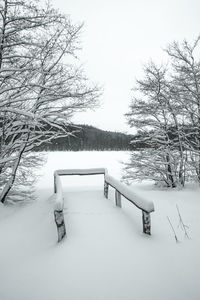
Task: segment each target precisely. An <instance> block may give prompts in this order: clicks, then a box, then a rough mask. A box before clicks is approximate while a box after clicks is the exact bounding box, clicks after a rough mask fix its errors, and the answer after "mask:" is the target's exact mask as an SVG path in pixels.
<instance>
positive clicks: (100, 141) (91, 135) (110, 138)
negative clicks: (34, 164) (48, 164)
mask: <svg viewBox="0 0 200 300" xmlns="http://www.w3.org/2000/svg"><path fill="white" fill-rule="evenodd" d="M78 127H79V128H78V129H76V132H75V133H74V135H72V136H68V137H60V138H57V139H54V140H52V141H51V142H49V143H44V144H42V145H41V146H40V147H39V148H37V149H36V151H83V150H101V151H102V150H133V147H132V146H131V144H130V142H131V140H132V139H133V135H129V134H125V133H120V132H112V131H104V130H101V129H98V128H95V127H93V126H89V125H79V126H78ZM74 129H75V127H72V128H71V129H70V131H73V130H74Z"/></svg>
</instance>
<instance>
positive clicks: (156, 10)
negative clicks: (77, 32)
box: [53, 0, 200, 132]
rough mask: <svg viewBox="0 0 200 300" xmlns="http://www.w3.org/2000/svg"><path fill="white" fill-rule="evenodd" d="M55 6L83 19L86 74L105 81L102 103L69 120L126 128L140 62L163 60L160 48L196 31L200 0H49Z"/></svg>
mask: <svg viewBox="0 0 200 300" xmlns="http://www.w3.org/2000/svg"><path fill="white" fill-rule="evenodd" d="M53 4H54V7H57V8H59V9H60V10H61V11H62V12H64V13H66V14H69V15H70V16H71V19H72V21H74V22H84V27H83V31H82V37H81V38H82V47H83V50H82V51H81V53H80V59H81V62H82V63H83V64H84V69H85V71H86V74H87V75H88V77H89V78H90V79H91V80H92V81H94V82H97V83H99V84H100V85H103V86H104V93H103V95H102V97H101V107H100V108H98V109H96V110H95V111H94V112H91V111H87V112H85V113H79V114H77V115H76V116H75V118H74V121H75V122H76V123H81V124H91V125H94V126H96V127H99V128H101V129H105V130H113V131H123V132H131V130H130V129H129V127H128V125H127V124H126V119H125V117H124V114H125V113H126V112H128V109H129V104H130V101H131V88H132V87H133V86H134V82H135V78H138V77H139V76H140V75H141V74H142V73H141V72H142V65H143V64H144V63H146V62H148V61H149V60H150V59H153V60H154V61H156V62H162V61H165V58H166V57H165V54H164V52H163V50H162V49H164V48H166V46H167V45H168V44H169V43H170V42H172V41H174V40H177V41H182V40H183V39H184V38H186V39H187V40H189V41H193V40H194V39H195V38H196V37H197V36H198V35H199V34H200V0H115V1H114V0H99V1H98V0H53Z"/></svg>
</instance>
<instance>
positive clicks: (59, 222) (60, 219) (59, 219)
mask: <svg viewBox="0 0 200 300" xmlns="http://www.w3.org/2000/svg"><path fill="white" fill-rule="evenodd" d="M54 217H55V222H56V226H57V231H58V242H60V241H61V240H62V239H63V238H64V236H65V235H66V229H65V221H64V216H63V211H62V210H54Z"/></svg>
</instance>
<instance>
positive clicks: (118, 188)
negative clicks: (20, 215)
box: [54, 168, 154, 242]
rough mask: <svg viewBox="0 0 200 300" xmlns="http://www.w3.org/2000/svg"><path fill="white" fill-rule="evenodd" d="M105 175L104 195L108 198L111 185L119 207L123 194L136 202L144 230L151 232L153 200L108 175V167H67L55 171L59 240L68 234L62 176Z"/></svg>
mask: <svg viewBox="0 0 200 300" xmlns="http://www.w3.org/2000/svg"><path fill="white" fill-rule="evenodd" d="M99 174H103V175H104V196H105V197H106V198H108V191H109V186H111V187H112V188H114V189H115V201H116V205H117V206H118V207H122V204H121V196H123V197H124V198H125V199H127V200H128V201H130V202H131V203H132V204H134V205H135V206H136V207H137V208H139V209H140V210H141V211H142V224H143V232H144V233H145V234H149V235H150V234H151V219H150V213H151V212H153V211H154V205H153V202H152V201H148V200H146V199H144V198H142V197H139V196H138V195H137V194H135V193H134V192H133V190H132V189H131V188H129V187H128V186H127V185H125V184H123V183H121V182H120V181H119V180H117V179H115V178H113V177H112V176H110V175H108V172H107V169H106V168H95V169H66V170H56V171H55V172H54V193H56V200H55V206H54V216H55V222H56V225H57V231H58V242H60V241H61V240H62V239H63V238H64V236H65V235H66V228H65V221H64V215H63V208H64V200H63V193H62V184H61V180H60V176H65V175H99Z"/></svg>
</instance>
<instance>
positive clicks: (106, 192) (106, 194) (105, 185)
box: [104, 181, 109, 199]
mask: <svg viewBox="0 0 200 300" xmlns="http://www.w3.org/2000/svg"><path fill="white" fill-rule="evenodd" d="M108 188H109V185H108V183H107V182H106V181H104V196H105V197H106V199H108Z"/></svg>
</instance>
